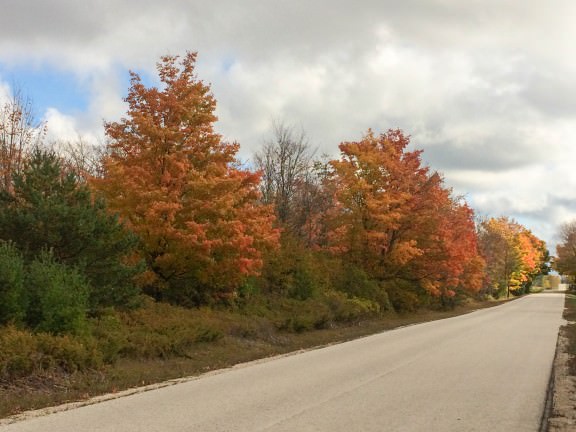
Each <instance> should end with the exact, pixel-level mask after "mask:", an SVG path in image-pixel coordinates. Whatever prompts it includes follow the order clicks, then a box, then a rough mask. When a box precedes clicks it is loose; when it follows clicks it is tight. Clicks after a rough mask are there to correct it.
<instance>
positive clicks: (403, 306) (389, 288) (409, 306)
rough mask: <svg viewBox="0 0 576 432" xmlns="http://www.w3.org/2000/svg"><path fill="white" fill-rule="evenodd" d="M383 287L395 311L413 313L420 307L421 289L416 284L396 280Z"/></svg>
mask: <svg viewBox="0 0 576 432" xmlns="http://www.w3.org/2000/svg"><path fill="white" fill-rule="evenodd" d="M384 286H385V288H386V292H387V293H388V296H389V297H390V303H391V304H392V306H393V307H394V310H395V311H397V312H414V311H416V310H417V309H418V308H419V307H420V306H421V299H420V297H419V295H418V294H419V293H420V291H421V289H420V288H419V287H418V286H417V285H416V284H414V283H411V282H408V281H404V280H399V279H398V280H391V281H386V283H385V285H384ZM426 297H427V298H428V297H429V296H427V295H426Z"/></svg>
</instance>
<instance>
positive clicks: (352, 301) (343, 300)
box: [324, 292, 380, 323]
mask: <svg viewBox="0 0 576 432" xmlns="http://www.w3.org/2000/svg"><path fill="white" fill-rule="evenodd" d="M324 298H325V301H326V303H327V304H328V306H329V307H330V309H331V310H332V314H333V319H334V320H335V321H337V322H344V323H351V322H358V321H361V320H363V319H367V318H371V317H374V316H375V315H378V313H380V305H379V304H378V303H376V302H374V301H372V300H368V299H365V298H358V297H351V298H349V297H347V296H346V295H345V294H343V293H340V292H331V293H327V294H325V296H324Z"/></svg>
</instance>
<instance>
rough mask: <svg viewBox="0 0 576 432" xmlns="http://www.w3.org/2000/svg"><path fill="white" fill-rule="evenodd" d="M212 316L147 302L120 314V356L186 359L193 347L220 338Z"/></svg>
mask: <svg viewBox="0 0 576 432" xmlns="http://www.w3.org/2000/svg"><path fill="white" fill-rule="evenodd" d="M216 314H217V312H215V311H211V310H209V309H184V308H181V307H177V306H172V305H169V304H165V303H156V302H154V301H153V300H151V299H150V300H149V301H147V302H146V303H145V305H144V306H143V307H142V308H140V309H137V310H134V311H129V312H124V313H122V314H121V320H122V322H123V325H124V326H125V328H126V331H127V333H126V342H125V346H124V348H123V349H122V353H123V354H126V355H130V356H136V357H146V358H154V357H160V358H168V357H171V356H187V355H188V351H189V350H190V349H191V348H192V347H193V346H194V345H195V344H198V343H202V342H213V341H216V340H218V339H220V338H222V337H223V336H224V330H223V328H222V323H221V321H220V320H219V319H218V318H215V317H214V315H216Z"/></svg>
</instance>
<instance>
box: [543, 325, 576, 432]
mask: <svg viewBox="0 0 576 432" xmlns="http://www.w3.org/2000/svg"><path fill="white" fill-rule="evenodd" d="M569 324H574V323H573V322H571V321H566V323H565V324H564V325H563V326H561V327H560V329H559V332H558V341H557V343H556V353H555V355H554V363H553V365H552V371H551V377H550V384H549V388H548V394H547V401H546V403H547V406H546V409H545V411H544V414H543V416H542V423H541V427H540V432H570V431H574V430H576V376H573V375H571V374H570V360H571V354H570V352H569V347H570V339H569V338H568V335H567V332H568V327H567V326H568V325H569Z"/></svg>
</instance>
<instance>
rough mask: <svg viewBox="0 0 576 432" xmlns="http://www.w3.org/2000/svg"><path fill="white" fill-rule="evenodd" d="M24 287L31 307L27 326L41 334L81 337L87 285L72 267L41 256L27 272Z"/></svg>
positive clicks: (84, 318)
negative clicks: (68, 334)
mask: <svg viewBox="0 0 576 432" xmlns="http://www.w3.org/2000/svg"><path fill="white" fill-rule="evenodd" d="M25 283H26V287H27V289H28V291H29V296H30V304H29V308H28V313H27V319H26V321H27V323H28V325H29V326H30V327H31V328H33V329H35V330H36V331H40V332H48V333H54V334H61V333H73V334H81V333H83V332H84V331H85V330H86V311H87V309H88V293H89V289H88V285H87V283H86V281H85V280H84V278H83V277H82V276H81V275H80V274H79V273H78V272H77V271H76V270H75V269H74V268H72V267H67V266H65V265H63V264H59V263H57V262H55V261H54V257H53V256H52V254H51V253H49V252H46V251H44V252H42V253H41V255H40V257H39V259H37V260H34V261H33V262H32V263H30V265H29V266H28V268H27V273H26V279H25Z"/></svg>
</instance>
